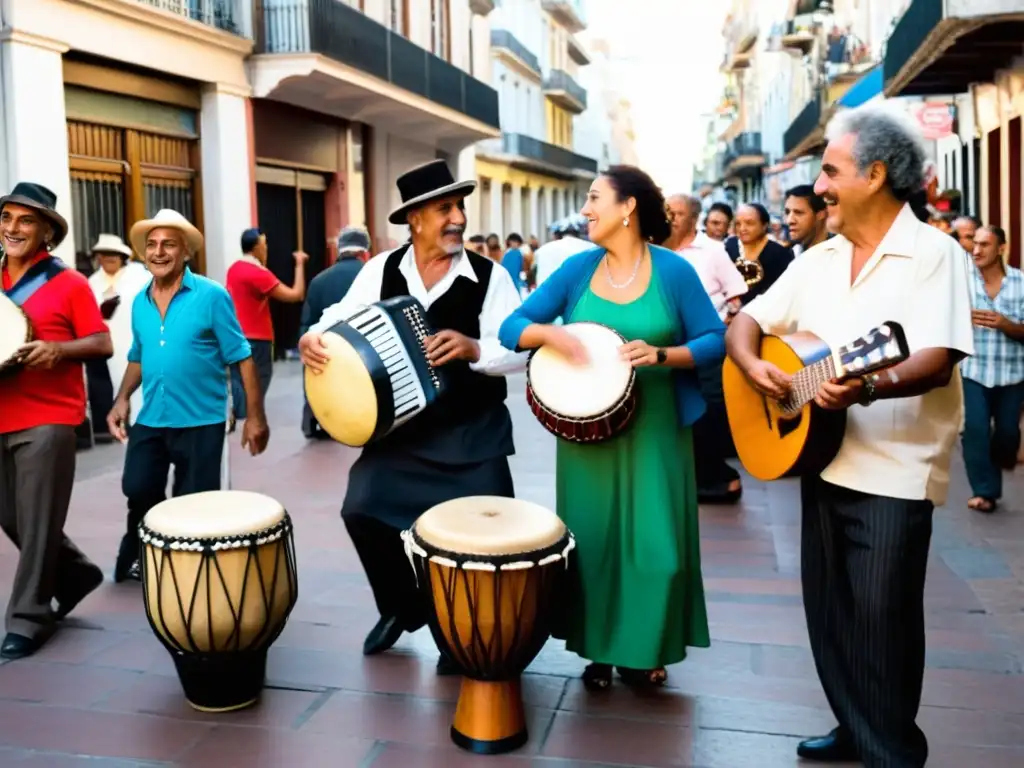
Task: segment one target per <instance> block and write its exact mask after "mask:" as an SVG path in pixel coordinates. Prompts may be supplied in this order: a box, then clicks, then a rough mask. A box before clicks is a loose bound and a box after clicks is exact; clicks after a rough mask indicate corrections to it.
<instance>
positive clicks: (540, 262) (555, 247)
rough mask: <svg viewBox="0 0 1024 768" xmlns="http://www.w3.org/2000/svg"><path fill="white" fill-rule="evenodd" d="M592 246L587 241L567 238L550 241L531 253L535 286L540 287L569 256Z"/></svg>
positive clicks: (592, 246) (592, 245)
mask: <svg viewBox="0 0 1024 768" xmlns="http://www.w3.org/2000/svg"><path fill="white" fill-rule="evenodd" d="M594 247H595V246H594V244H593V243H591V242H589V241H587V240H580V239H579V238H578V237H572V236H567V237H563V238H562V239H561V240H552V241H551V242H550V243H546V244H544V245H542V246H541V247H540V248H538V249H537V250H536V251H534V252H533V263H534V264H536V265H537V285H540V284H541V283H543V282H544V281H545V280H547V279H548V278H549V277H551V275H552V274H554V272H555V270H556V269H558V268H559V267H560V266H562V262H564V261H565V260H566V259H568V258H569V257H570V256H574V255H576V254H577V253H582V252H583V251H587V250H590V249H591V248H594Z"/></svg>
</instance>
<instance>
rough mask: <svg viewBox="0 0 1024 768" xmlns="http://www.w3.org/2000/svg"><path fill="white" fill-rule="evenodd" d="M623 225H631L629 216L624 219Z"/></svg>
mask: <svg viewBox="0 0 1024 768" xmlns="http://www.w3.org/2000/svg"><path fill="white" fill-rule="evenodd" d="M622 226H624V227H628V226H629V219H628V218H626V219H623V220H622Z"/></svg>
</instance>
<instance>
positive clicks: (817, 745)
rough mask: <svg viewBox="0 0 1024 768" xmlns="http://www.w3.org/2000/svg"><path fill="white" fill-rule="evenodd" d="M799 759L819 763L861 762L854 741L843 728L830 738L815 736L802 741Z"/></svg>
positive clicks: (836, 730) (830, 735) (798, 750)
mask: <svg viewBox="0 0 1024 768" xmlns="http://www.w3.org/2000/svg"><path fill="white" fill-rule="evenodd" d="M796 754H797V756H798V757H801V758H803V759H804V760H813V761H815V762H817V763H849V762H856V761H857V760H859V757H858V755H857V748H856V747H855V746H854V745H853V739H852V738H850V735H849V734H848V733H847V732H846V731H845V730H843V729H842V728H836V729H834V730H833V731H832V733H830V734H829V735H828V736H815V737H814V738H811V739H806V740H804V741H801V742H800V744H799V745H797V748H796Z"/></svg>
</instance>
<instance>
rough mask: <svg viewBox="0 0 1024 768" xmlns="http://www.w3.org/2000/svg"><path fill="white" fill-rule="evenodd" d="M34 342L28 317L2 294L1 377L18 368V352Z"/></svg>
mask: <svg viewBox="0 0 1024 768" xmlns="http://www.w3.org/2000/svg"><path fill="white" fill-rule="evenodd" d="M30 341H32V324H31V323H29V321H28V315H26V314H25V312H24V310H22V308H21V307H19V306H18V305H17V304H15V303H14V302H13V301H12V300H11V299H9V298H8V297H7V296H5V295H4V294H2V293H0V376H2V375H3V374H5V373H8V372H10V371H13V370H14V369H16V368H17V367H18V364H19V362H20V356H19V354H18V350H19V349H21V347H22V346H23V345H25V344H28V343H29V342H30Z"/></svg>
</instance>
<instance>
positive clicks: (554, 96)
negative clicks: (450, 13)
mask: <svg viewBox="0 0 1024 768" xmlns="http://www.w3.org/2000/svg"><path fill="white" fill-rule="evenodd" d="M490 18H491V31H490V35H491V38H490V43H491V62H490V77H491V84H492V85H493V86H494V88H495V89H496V90H497V91H498V94H499V99H500V102H501V135H500V137H496V138H494V139H491V140H487V141H483V142H481V143H480V144H479V145H478V146H477V148H476V175H477V178H478V179H479V181H480V186H479V189H478V196H477V200H476V201H475V205H476V206H477V209H476V213H477V217H476V218H475V219H472V220H471V222H470V228H471V229H472V230H473V231H475V232H480V233H482V234H489V233H492V232H493V233H495V234H498V235H499V236H500V237H501V238H502V239H504V238H505V237H506V236H507V235H509V234H511V233H513V232H515V233H518V234H520V235H521V236H522V237H524V238H525V237H530V236H531V235H534V236H537V237H539V238H540V239H541V240H542V241H543V240H545V239H547V232H548V228H549V227H550V225H551V224H552V222H554V221H556V220H557V219H560V218H562V217H564V216H566V215H568V214H569V213H571V212H574V211H578V210H580V208H582V206H583V201H584V198H585V195H586V190H587V189H588V187H589V185H590V182H591V181H592V180H593V179H594V177H595V176H596V175H597V171H598V161H599V158H598V157H595V156H592V155H588V154H585V153H583V152H581V151H580V147H579V143H578V135H577V129H578V123H579V120H580V116H581V115H583V114H584V113H586V112H588V111H589V109H590V108H591V99H592V94H591V93H590V92H588V90H587V89H586V88H584V87H583V85H581V83H580V71H581V69H582V68H585V67H587V66H588V65H590V63H591V55H590V53H589V52H588V51H587V50H586V49H585V47H584V45H583V43H582V42H581V41H580V39H579V38H578V37H577V35H579V34H580V33H582V32H583V31H584V30H585V29H586V25H587V22H586V11H585V8H584V3H583V0H504V2H502V3H501V4H500V7H498V8H497V9H496V10H495V11H494V13H492V14H491V17H490Z"/></svg>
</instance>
